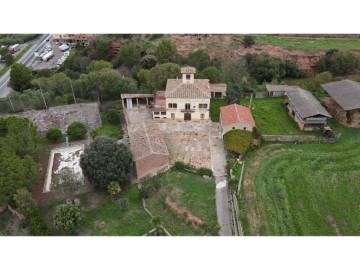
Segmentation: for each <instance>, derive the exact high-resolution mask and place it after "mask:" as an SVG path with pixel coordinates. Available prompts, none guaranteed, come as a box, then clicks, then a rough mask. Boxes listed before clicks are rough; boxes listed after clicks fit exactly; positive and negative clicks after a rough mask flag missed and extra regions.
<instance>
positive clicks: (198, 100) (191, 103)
mask: <svg viewBox="0 0 360 270" xmlns="http://www.w3.org/2000/svg"><path fill="white" fill-rule="evenodd" d="M195 73H196V69H195V68H194V67H183V68H181V74H182V78H181V79H168V80H167V83H166V89H165V91H158V92H157V94H156V96H155V100H154V107H153V119H154V120H157V119H169V120H180V121H194V120H195V121H206V120H209V108H210V98H211V97H214V98H223V97H224V96H225V95H226V84H213V85H211V84H210V83H209V80H208V79H195Z"/></svg>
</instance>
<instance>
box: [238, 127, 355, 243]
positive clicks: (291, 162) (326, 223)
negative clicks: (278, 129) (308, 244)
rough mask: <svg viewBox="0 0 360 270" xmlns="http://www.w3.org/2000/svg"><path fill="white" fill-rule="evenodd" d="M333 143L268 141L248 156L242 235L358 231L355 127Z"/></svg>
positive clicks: (348, 233) (242, 209)
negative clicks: (275, 142)
mask: <svg viewBox="0 0 360 270" xmlns="http://www.w3.org/2000/svg"><path fill="white" fill-rule="evenodd" d="M333 129H334V130H335V131H336V132H337V133H339V132H341V133H342V136H341V139H340V141H339V142H338V143H336V144H268V145H265V146H263V147H262V148H261V149H260V150H258V151H256V152H250V153H249V154H248V156H247V160H246V166H245V175H244V178H243V181H242V183H243V186H242V190H241V198H240V200H239V207H240V212H241V217H242V222H243V226H244V230H245V234H246V235H314V236H316V235H360V211H359V207H360V196H359V195H360V181H359V179H360V130H359V129H348V128H342V127H336V126H333Z"/></svg>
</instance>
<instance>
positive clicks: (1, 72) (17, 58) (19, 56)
mask: <svg viewBox="0 0 360 270" xmlns="http://www.w3.org/2000/svg"><path fill="white" fill-rule="evenodd" d="M31 47H32V45H28V46H26V47H25V48H24V49H23V50H22V51H21V52H20V53H19V54H18V55H17V56H16V57H15V58H14V64H15V63H16V62H17V61H19V59H20V58H21V57H22V56H23V55H24V54H25V53H26V52H27V51H28V50H29V49H30V48H31ZM10 68H11V66H6V67H4V68H2V69H1V70H0V77H2V76H3V75H4V74H5V73H6V72H7V71H8V70H9V69H10Z"/></svg>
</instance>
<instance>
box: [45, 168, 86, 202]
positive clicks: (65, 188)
mask: <svg viewBox="0 0 360 270" xmlns="http://www.w3.org/2000/svg"><path fill="white" fill-rule="evenodd" d="M82 183H83V179H82V178H81V176H80V174H79V173H77V172H75V171H74V170H73V169H71V168H69V167H64V168H62V169H61V170H60V172H59V173H57V174H56V175H55V177H53V179H52V181H51V185H50V190H51V191H52V192H56V193H59V194H61V195H62V196H67V197H69V198H70V199H73V198H74V196H75V194H76V193H77V192H78V190H79V188H80V187H81V185H82Z"/></svg>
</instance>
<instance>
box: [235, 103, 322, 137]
mask: <svg viewBox="0 0 360 270" xmlns="http://www.w3.org/2000/svg"><path fill="white" fill-rule="evenodd" d="M241 103H242V105H246V106H248V105H249V100H248V99H243V100H242V102H241ZM283 103H284V98H263V99H253V101H252V105H251V113H252V115H253V117H254V120H255V123H256V126H257V127H258V128H259V129H260V130H261V133H262V134H263V135H320V133H319V132H317V131H310V132H309V131H301V130H300V129H299V126H298V125H297V124H296V122H295V121H294V120H293V119H292V118H291V117H290V116H289V115H288V114H287V112H286V110H285V108H284V107H283Z"/></svg>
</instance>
